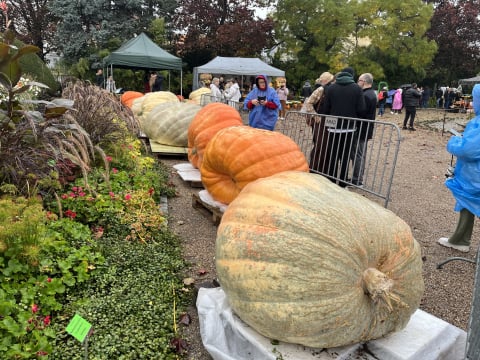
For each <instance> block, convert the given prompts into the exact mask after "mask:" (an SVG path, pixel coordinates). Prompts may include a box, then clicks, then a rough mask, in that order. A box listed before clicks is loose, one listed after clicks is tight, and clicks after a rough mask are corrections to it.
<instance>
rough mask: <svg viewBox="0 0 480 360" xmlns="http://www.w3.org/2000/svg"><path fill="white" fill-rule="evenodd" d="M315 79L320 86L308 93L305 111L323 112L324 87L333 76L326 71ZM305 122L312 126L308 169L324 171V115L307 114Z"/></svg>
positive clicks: (325, 87) (331, 80)
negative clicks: (311, 115) (310, 93)
mask: <svg viewBox="0 0 480 360" xmlns="http://www.w3.org/2000/svg"><path fill="white" fill-rule="evenodd" d="M317 80H318V83H319V84H320V86H319V87H318V88H316V89H315V90H314V91H313V93H312V95H310V96H309V97H308V99H307V100H305V111H306V112H307V113H317V114H324V113H325V110H324V106H325V101H324V100H325V89H327V88H328V87H329V86H330V84H331V83H332V82H333V81H335V76H333V74H331V73H329V72H328V71H326V72H324V73H322V75H320V77H319V78H318V79H317ZM307 124H308V125H310V126H311V127H312V143H313V148H312V151H311V152H310V161H309V167H310V170H313V171H318V172H321V173H325V172H327V169H326V168H325V163H326V153H327V152H326V149H327V140H328V132H327V131H326V129H325V117H324V116H313V117H310V116H308V117H307Z"/></svg>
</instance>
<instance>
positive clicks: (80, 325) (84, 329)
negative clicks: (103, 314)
mask: <svg viewBox="0 0 480 360" xmlns="http://www.w3.org/2000/svg"><path fill="white" fill-rule="evenodd" d="M91 328H92V324H90V323H89V322H88V321H87V320H85V319H84V318H82V317H81V316H80V315H78V314H75V316H74V317H73V319H72V320H71V321H70V322H69V323H68V326H67V332H68V333H69V334H70V335H72V336H73V337H74V338H75V339H77V340H78V341H80V342H82V343H83V341H84V340H85V338H86V337H87V335H88V333H89V331H90V329H91Z"/></svg>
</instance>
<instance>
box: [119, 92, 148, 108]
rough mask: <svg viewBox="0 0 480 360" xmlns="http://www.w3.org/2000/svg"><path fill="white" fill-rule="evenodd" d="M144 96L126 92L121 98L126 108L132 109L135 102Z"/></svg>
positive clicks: (139, 93) (138, 93)
mask: <svg viewBox="0 0 480 360" xmlns="http://www.w3.org/2000/svg"><path fill="white" fill-rule="evenodd" d="M143 95H144V94H143V93H141V92H138V91H125V92H124V93H123V94H122V96H121V97H120V102H121V103H122V104H123V105H125V106H126V107H129V108H131V107H132V103H133V100H135V99H136V98H139V97H142V96H143Z"/></svg>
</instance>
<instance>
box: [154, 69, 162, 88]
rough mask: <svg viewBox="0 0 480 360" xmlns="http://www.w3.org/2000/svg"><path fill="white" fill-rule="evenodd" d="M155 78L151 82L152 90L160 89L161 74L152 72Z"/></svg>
mask: <svg viewBox="0 0 480 360" xmlns="http://www.w3.org/2000/svg"><path fill="white" fill-rule="evenodd" d="M153 76H155V80H154V82H153V86H152V91H162V84H163V75H162V74H160V73H154V74H153Z"/></svg>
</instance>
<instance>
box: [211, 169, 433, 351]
mask: <svg viewBox="0 0 480 360" xmlns="http://www.w3.org/2000/svg"><path fill="white" fill-rule="evenodd" d="M215 259H216V269H217V275H218V278H219V281H220V284H221V286H222V288H223V290H224V291H225V294H226V295H227V298H228V302H229V304H230V305H231V306H232V309H233V310H234V312H235V313H236V314H237V315H238V316H239V317H240V318H241V319H242V320H243V321H245V322H246V323H247V324H249V325H250V326H251V327H252V328H254V329H256V330H257V331H258V332H259V333H260V334H262V335H264V336H266V337H269V338H272V339H276V340H281V341H285V342H290V343H297V344H303V345H306V346H312V347H320V348H330V347H336V346H344V345H348V344H352V343H359V342H364V341H368V340H371V339H376V338H379V337H382V336H384V335H386V334H388V333H390V332H393V331H398V330H400V329H402V328H403V327H405V326H406V324H407V323H408V320H409V318H410V316H411V315H412V314H413V313H414V312H415V310H416V309H417V308H418V307H419V305H420V300H421V298H422V294H423V290H424V283H423V279H422V258H421V249H420V245H419V244H418V242H417V241H415V239H414V238H413V236H412V232H411V230H410V227H409V226H408V225H407V224H406V223H405V222H404V221H403V220H402V219H400V218H399V217H398V216H396V215H395V214H394V213H393V212H391V211H389V210H387V209H385V208H383V207H381V206H380V205H378V204H376V203H374V202H373V201H370V200H368V199H367V198H365V197H363V196H361V195H359V194H355V193H353V192H349V191H347V190H345V189H342V188H340V187H339V186H337V185H335V184H333V183H332V182H331V181H329V180H328V179H326V178H325V177H323V176H321V175H317V174H309V173H302V172H296V171H287V172H282V173H279V174H275V175H273V176H270V177H268V178H263V179H259V180H257V181H255V182H252V183H250V184H249V185H247V186H246V187H245V188H244V189H243V190H242V192H241V193H240V194H239V195H238V197H237V198H236V199H235V200H234V201H233V202H232V203H231V204H230V205H229V206H228V208H227V210H226V211H225V213H224V214H223V216H222V221H221V223H220V225H219V228H218V231H217V239H216V254H215Z"/></svg>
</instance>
